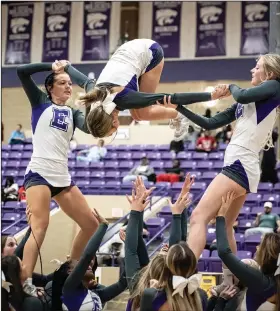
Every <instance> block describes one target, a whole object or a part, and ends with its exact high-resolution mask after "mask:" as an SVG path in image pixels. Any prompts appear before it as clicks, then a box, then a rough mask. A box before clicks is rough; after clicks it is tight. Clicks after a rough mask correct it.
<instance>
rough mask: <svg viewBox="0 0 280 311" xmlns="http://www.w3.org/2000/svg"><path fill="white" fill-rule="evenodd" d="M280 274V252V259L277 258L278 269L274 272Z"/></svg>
mask: <svg viewBox="0 0 280 311" xmlns="http://www.w3.org/2000/svg"><path fill="white" fill-rule="evenodd" d="M279 274H280V253H279V255H278V259H277V269H276V271H275V273H274V276H276V275H279Z"/></svg>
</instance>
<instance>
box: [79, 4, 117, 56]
mask: <svg viewBox="0 0 280 311" xmlns="http://www.w3.org/2000/svg"><path fill="white" fill-rule="evenodd" d="M111 6H112V2H98V1H96V2H91V1H85V2H84V29H83V53H82V60H104V59H109V43H110V42H109V38H110V37H109V36H110V20H111Z"/></svg>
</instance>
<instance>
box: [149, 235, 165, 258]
mask: <svg viewBox="0 0 280 311" xmlns="http://www.w3.org/2000/svg"><path fill="white" fill-rule="evenodd" d="M168 240H169V237H168V238H165V239H164V240H163V243H161V244H159V245H158V246H157V247H156V248H155V249H154V250H153V251H152V252H151V254H150V255H149V258H151V257H153V256H154V254H155V253H156V252H157V251H158V250H159V249H160V248H161V245H162V244H164V243H166V242H167V241H168Z"/></svg>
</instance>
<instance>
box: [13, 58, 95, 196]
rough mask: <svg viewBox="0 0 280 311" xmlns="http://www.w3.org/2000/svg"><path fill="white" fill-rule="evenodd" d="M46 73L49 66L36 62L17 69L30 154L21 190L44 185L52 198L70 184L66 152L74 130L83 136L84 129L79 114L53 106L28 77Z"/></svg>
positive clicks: (78, 78) (78, 79)
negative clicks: (26, 106)
mask: <svg viewBox="0 0 280 311" xmlns="http://www.w3.org/2000/svg"><path fill="white" fill-rule="evenodd" d="M50 70H52V64H49V63H38V64H28V65H23V66H19V67H18V68H17V73H18V76H19V78H20V80H21V83H22V86H23V88H24V91H25V93H26V95H27V96H28V99H29V101H30V104H31V107H32V116H31V123H32V143H33V153H32V156H31V160H30V162H29V164H28V166H27V168H26V173H25V177H24V187H25V189H28V188H29V187H32V186H36V185H46V186H48V187H49V188H50V190H51V195H52V196H55V195H56V194H58V193H59V192H61V191H62V190H63V189H64V188H65V187H68V186H70V185H72V184H73V182H72V181H71V176H70V174H69V171H68V151H69V150H70V140H71V138H72V136H73V133H74V130H75V127H78V128H79V129H81V130H82V131H84V132H85V133H88V130H87V127H86V122H85V117H84V115H83V113H82V112H81V111H79V110H76V109H73V108H71V107H68V106H66V105H64V106H62V105H56V104H54V103H53V102H52V101H51V99H50V98H49V97H48V96H47V95H46V93H44V92H43V91H42V90H40V89H39V88H38V87H37V85H36V84H35V83H34V81H33V80H32V78H31V75H32V74H34V73H36V72H40V71H50ZM64 70H65V71H66V72H67V73H68V74H69V76H70V77H71V79H72V81H73V82H74V83H77V84H78V85H79V86H81V87H85V88H86V89H87V91H89V90H90V89H91V88H92V87H93V82H92V81H91V80H89V79H88V78H87V77H86V76H85V75H84V74H82V73H80V72H79V71H77V70H76V69H75V68H74V67H72V66H71V65H67V66H66V67H65V68H64Z"/></svg>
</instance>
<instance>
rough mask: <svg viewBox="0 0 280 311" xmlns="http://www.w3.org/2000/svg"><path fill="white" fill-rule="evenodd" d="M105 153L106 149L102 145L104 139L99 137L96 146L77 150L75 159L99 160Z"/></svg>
mask: <svg viewBox="0 0 280 311" xmlns="http://www.w3.org/2000/svg"><path fill="white" fill-rule="evenodd" d="M106 154H107V149H106V148H105V147H104V140H103V139H99V140H98V143H97V146H93V147H91V148H90V149H85V150H81V151H79V152H78V154H77V160H78V161H85V162H99V161H101V160H102V159H103V158H104V157H105V156H106Z"/></svg>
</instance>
